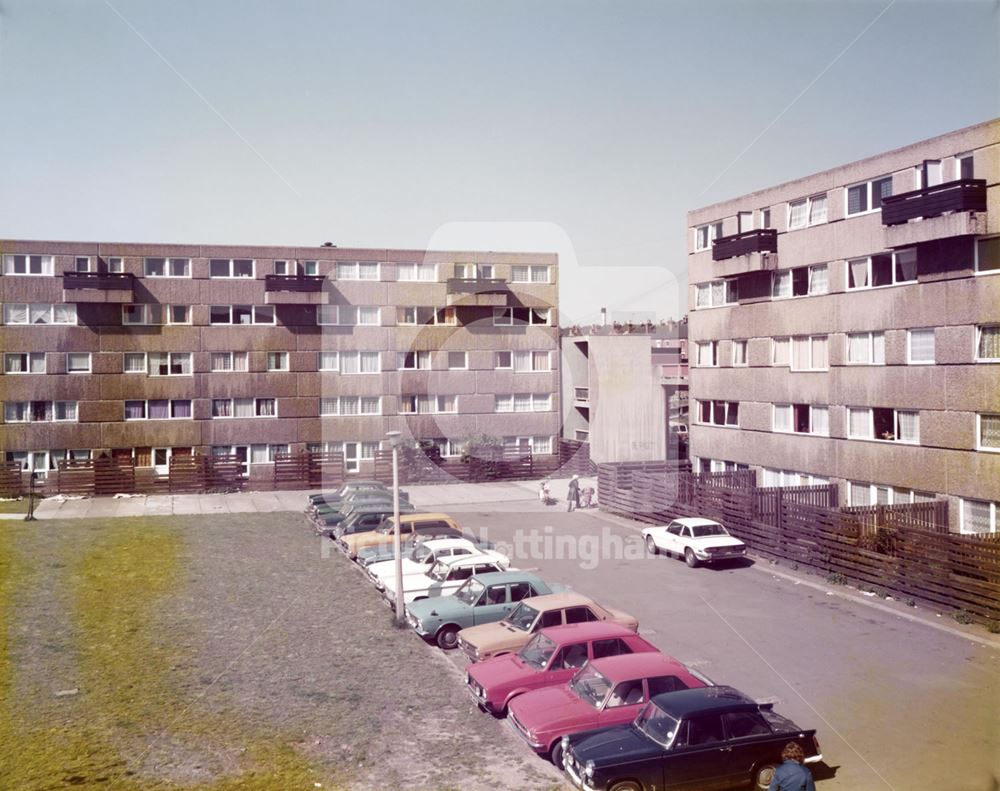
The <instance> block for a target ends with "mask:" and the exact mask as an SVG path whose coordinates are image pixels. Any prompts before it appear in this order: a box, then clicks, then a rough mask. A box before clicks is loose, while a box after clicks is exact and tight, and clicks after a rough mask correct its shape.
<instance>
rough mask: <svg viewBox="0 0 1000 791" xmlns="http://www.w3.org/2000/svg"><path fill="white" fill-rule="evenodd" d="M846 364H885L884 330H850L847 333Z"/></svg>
mask: <svg viewBox="0 0 1000 791" xmlns="http://www.w3.org/2000/svg"><path fill="white" fill-rule="evenodd" d="M847 364H848V365H885V333H884V332H852V333H848V335H847Z"/></svg>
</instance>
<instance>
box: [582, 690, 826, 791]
mask: <svg viewBox="0 0 1000 791" xmlns="http://www.w3.org/2000/svg"><path fill="white" fill-rule="evenodd" d="M771 705H772V704H770V703H765V704H758V703H755V702H754V701H753V700H751V699H750V698H749V697H747V696H746V695H744V694H743V693H742V692H739V691H738V690H735V689H733V688H732V687H722V686H719V687H702V688H700V689H686V690H681V691H679V692H667V693H665V694H663V695H657V696H656V697H655V698H653V699H652V700H651V701H650V702H649V703H647V704H646V705H645V706H644V707H643V709H642V711H641V712H640V713H639V715H638V716H637V717H636V718H635V720H634V721H633V722H631V723H629V724H628V725H616V726H612V727H609V728H601V729H599V730H593V731H586V732H583V733H578V734H574V735H572V736H566V737H564V738H563V740H562V750H563V761H564V765H565V769H566V774H567V775H568V776H569V779H570V780H571V781H572V782H573V785H575V786H576V787H577V788H583V789H592V790H593V791H651V789H657V791H659V789H661V788H737V787H745V786H748V785H750V784H751V783H753V787H754V788H755V789H759V790H760V791H767V788H768V786H769V785H770V783H771V779H772V778H773V777H774V769H775V767H776V766H777V765H778V764H780V763H781V751H782V749H783V748H784V747H785V745H786V744H788V743H789V742H797V743H798V744H799V745H800V746H801V747H802V750H803V751H804V752H805V754H806V756H807V757H806V763H812V762H815V761H821V760H822V759H823V756H822V755H821V754H820V749H819V742H818V741H816V731H815V730H803V729H802V728H800V727H799V726H798V725H796V724H795V723H794V722H792V721H791V720H789V719H787V718H785V717H782V716H781V715H780V714H777V713H776V712H774V711H773V710H772V708H771Z"/></svg>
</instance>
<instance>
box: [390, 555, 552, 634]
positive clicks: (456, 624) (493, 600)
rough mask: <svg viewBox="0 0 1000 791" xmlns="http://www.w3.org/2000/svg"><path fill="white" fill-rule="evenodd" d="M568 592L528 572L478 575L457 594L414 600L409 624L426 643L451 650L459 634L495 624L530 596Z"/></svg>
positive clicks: (407, 615) (408, 620)
mask: <svg viewBox="0 0 1000 791" xmlns="http://www.w3.org/2000/svg"><path fill="white" fill-rule="evenodd" d="M558 590H565V588H564V586H562V585H559V584H557V583H548V582H545V581H544V580H541V579H539V578H538V577H537V576H535V575H534V574H531V573H529V572H527V571H501V572H497V573H493V574H476V575H475V576H473V577H470V578H469V579H467V580H466V581H465V582H464V583H463V584H462V587H460V588H459V589H458V590H457V591H455V593H454V595H452V596H448V597H446V598H443V599H440V598H439V599H425V600H424V601H415V602H412V603H411V604H409V605H407V607H406V622H407V623H408V624H410V626H412V627H413V628H414V629H415V630H416V632H417V634H419V635H420V636H421V637H423V638H424V639H425V640H428V641H430V640H433V641H434V642H436V643H437V644H438V646H440V647H441V648H443V649H445V650H448V649H452V648H455V646H457V645H458V632H459V630H460V629H465V628H466V627H468V626H475V625H476V624H481V623H495V622H496V621H499V620H500V619H501V618H503V617H504V616H505V615H506V614H507V613H509V612H510V611H511V610H512V609H514V606H515V605H516V604H517V603H518V602H519V601H521V599H526V598H529V597H531V596H542V595H545V594H547V593H555V592H556V591H558Z"/></svg>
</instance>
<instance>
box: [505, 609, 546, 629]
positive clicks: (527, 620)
mask: <svg viewBox="0 0 1000 791" xmlns="http://www.w3.org/2000/svg"><path fill="white" fill-rule="evenodd" d="M537 617H538V610H536V609H535V608H534V607H529V606H528V605H527V604H525V603H524V602H521V603H520V604H518V605H517V607H515V608H514V609H513V610H512V611H511V613H510V615H508V616H507V617H506V618H504V619H503V621H504V623H506V624H509V625H511V626H513V627H514V628H515V629H520V630H521V631H522V632H526V631H528V630H529V629H530V628H531V625H532V624H533V623H534V622H535V619H536V618H537Z"/></svg>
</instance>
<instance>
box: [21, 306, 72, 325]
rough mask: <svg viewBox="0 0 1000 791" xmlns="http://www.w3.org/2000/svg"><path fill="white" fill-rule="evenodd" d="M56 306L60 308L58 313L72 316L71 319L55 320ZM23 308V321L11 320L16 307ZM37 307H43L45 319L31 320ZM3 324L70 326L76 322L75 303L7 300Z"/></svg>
mask: <svg viewBox="0 0 1000 791" xmlns="http://www.w3.org/2000/svg"><path fill="white" fill-rule="evenodd" d="M56 307H59V308H60V313H62V314H64V315H68V316H71V317H72V319H73V320H72V321H56V317H57V314H56ZM19 308H23V313H24V321H13V320H12V317H13V316H14V314H15V313H16V312H21V311H19V310H18V309H19ZM39 308H43V309H45V313H46V314H47V316H48V320H47V321H32V320H31V316H32V314H33V313H37V312H38V309H39ZM3 319H4V324H6V325H8V326H11V327H35V326H38V327H47V326H57V327H72V326H76V324H77V312H76V305H75V304H73V303H71V302H30V303H29V302H7V303H5V304H4V306H3Z"/></svg>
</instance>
